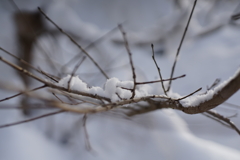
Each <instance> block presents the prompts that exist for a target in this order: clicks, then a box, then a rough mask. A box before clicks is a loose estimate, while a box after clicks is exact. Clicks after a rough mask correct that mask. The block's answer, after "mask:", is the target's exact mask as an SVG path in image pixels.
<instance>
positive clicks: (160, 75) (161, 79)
mask: <svg viewBox="0 0 240 160" xmlns="http://www.w3.org/2000/svg"><path fill="white" fill-rule="evenodd" d="M151 47H152V59H153V61H154V63H155V65H156V67H157V70H158V74H159V77H160V81H161V84H162V89H163V91H164V94H165V95H166V96H167V92H166V89H165V87H164V84H163V78H162V74H161V71H160V68H159V67H158V64H157V62H156V60H155V56H154V46H153V44H151ZM170 81H171V80H170Z"/></svg>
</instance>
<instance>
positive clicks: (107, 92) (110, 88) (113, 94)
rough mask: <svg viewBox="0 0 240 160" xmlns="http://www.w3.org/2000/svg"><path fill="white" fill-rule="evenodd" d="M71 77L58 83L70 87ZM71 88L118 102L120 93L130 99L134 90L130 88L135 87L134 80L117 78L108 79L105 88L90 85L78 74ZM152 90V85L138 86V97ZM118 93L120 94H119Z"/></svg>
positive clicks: (123, 97)
mask: <svg viewBox="0 0 240 160" xmlns="http://www.w3.org/2000/svg"><path fill="white" fill-rule="evenodd" d="M70 79H71V75H68V76H66V77H64V78H62V79H61V80H60V81H59V82H58V85H59V86H62V87H65V88H68V83H69V80H70ZM69 87H70V89H71V90H76V91H81V92H85V93H89V94H93V95H95V94H96V95H99V96H103V97H106V98H110V99H111V101H112V102H116V101H119V100H121V99H120V98H119V97H118V95H119V96H120V97H121V98H122V99H130V98H131V96H132V92H131V91H130V90H128V89H132V88H133V81H120V80H119V79H117V78H115V77H114V78H110V79H107V81H106V83H105V84H104V88H101V87H95V86H92V87H88V86H87V84H86V83H85V82H83V81H82V80H81V79H80V78H79V77H78V76H73V77H72V79H71V83H70V86H69ZM150 90H151V87H150V86H144V85H142V86H139V87H137V88H136V97H144V96H148V95H149V91H150ZM117 94H118V95H117Z"/></svg>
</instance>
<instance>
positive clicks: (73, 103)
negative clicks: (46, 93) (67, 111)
mask: <svg viewBox="0 0 240 160" xmlns="http://www.w3.org/2000/svg"><path fill="white" fill-rule="evenodd" d="M52 94H53V95H54V96H55V97H56V98H57V99H58V100H59V101H60V102H61V103H64V104H68V105H79V104H83V103H87V102H80V103H67V102H63V101H62V100H61V99H60V98H59V97H58V96H57V95H56V94H55V93H52Z"/></svg>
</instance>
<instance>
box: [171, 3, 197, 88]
mask: <svg viewBox="0 0 240 160" xmlns="http://www.w3.org/2000/svg"><path fill="white" fill-rule="evenodd" d="M196 4H197V0H195V1H194V4H193V7H192V11H191V14H190V16H189V19H188V22H187V26H186V28H185V30H184V33H183V36H182V39H181V41H180V44H179V47H178V50H177V53H176V56H175V60H174V63H173V66H172V71H171V75H170V79H172V77H173V73H174V70H175V66H176V63H177V59H178V55H179V53H180V49H181V47H182V43H183V40H184V38H185V35H186V33H187V30H188V26H189V23H190V20H191V19H192V15H193V11H194V8H195V6H196ZM171 84H172V81H171V80H170V81H169V85H168V89H167V91H169V90H170V88H171Z"/></svg>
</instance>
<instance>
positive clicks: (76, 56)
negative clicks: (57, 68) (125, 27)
mask: <svg viewBox="0 0 240 160" xmlns="http://www.w3.org/2000/svg"><path fill="white" fill-rule="evenodd" d="M117 29H118V27H115V28H113V29H112V30H110V31H109V32H107V33H106V34H105V35H103V36H102V37H100V38H98V39H97V40H95V41H94V42H92V43H90V44H89V45H88V46H87V47H85V48H84V50H85V51H86V50H89V49H91V48H92V47H93V46H94V45H96V44H97V43H99V42H101V41H102V40H104V39H105V38H106V37H108V36H109V35H111V34H112V33H114V32H115V31H116V30H117ZM81 53H82V52H80V53H79V54H77V55H75V56H74V57H73V58H72V59H71V60H69V61H68V62H67V63H66V64H65V65H64V66H63V67H66V66H67V65H69V64H71V63H73V61H74V60H76V59H77V58H78V57H79V56H80V55H81Z"/></svg>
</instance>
